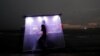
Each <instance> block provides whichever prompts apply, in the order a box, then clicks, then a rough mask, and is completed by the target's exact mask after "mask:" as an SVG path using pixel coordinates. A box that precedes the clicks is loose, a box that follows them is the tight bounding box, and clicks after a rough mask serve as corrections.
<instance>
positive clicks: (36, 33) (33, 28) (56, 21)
mask: <svg viewBox="0 0 100 56" xmlns="http://www.w3.org/2000/svg"><path fill="white" fill-rule="evenodd" d="M43 20H44V21H45V22H46V23H45V25H46V27H47V35H48V39H49V40H50V41H51V42H54V43H56V44H55V45H58V47H64V39H63V31H62V27H61V19H60V16H59V15H54V16H37V17H26V18H25V34H24V51H29V50H31V51H32V50H35V49H36V45H37V44H36V43H37V41H38V39H39V38H40V37H41V35H42V32H41V25H42V21H43ZM49 35H50V36H51V37H50V36H49ZM55 40H57V41H58V43H57V41H55ZM55 47H57V46H55Z"/></svg>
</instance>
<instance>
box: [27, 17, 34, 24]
mask: <svg viewBox="0 0 100 56" xmlns="http://www.w3.org/2000/svg"><path fill="white" fill-rule="evenodd" d="M25 21H26V23H27V24H31V23H32V22H33V18H32V17H26V20H25Z"/></svg>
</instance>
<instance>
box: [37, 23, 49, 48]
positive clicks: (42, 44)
mask: <svg viewBox="0 0 100 56" xmlns="http://www.w3.org/2000/svg"><path fill="white" fill-rule="evenodd" d="M41 31H42V36H41V37H40V39H39V40H38V48H39V49H41V50H45V49H46V47H47V43H46V38H47V34H46V33H47V31H46V26H45V22H44V21H43V24H42V25H41Z"/></svg>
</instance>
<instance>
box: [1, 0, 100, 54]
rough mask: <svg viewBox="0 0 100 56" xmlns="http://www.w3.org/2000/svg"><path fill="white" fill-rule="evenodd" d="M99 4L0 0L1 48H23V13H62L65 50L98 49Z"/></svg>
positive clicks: (85, 0)
mask: <svg viewBox="0 0 100 56" xmlns="http://www.w3.org/2000/svg"><path fill="white" fill-rule="evenodd" d="M99 5H100V0H0V52H1V53H2V52H3V53H9V52H11V53H12V52H14V53H16V52H17V53H19V52H21V50H22V46H23V33H24V24H25V20H24V16H27V15H29V16H30V15H42V14H59V13H61V14H62V16H61V20H62V28H63V32H64V38H65V44H66V48H65V49H64V52H66V51H67V52H74V53H75V52H78V53H79V52H81V53H83V52H87V53H89V52H96V53H98V51H100V41H99V40H100V35H99V32H100V6H99ZM62 50H63V49H62ZM62 52H63V51H62ZM91 54H92V53H91Z"/></svg>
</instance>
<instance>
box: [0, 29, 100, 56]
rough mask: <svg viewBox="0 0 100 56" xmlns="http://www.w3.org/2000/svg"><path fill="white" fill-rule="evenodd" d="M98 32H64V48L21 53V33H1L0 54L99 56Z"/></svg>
mask: <svg viewBox="0 0 100 56" xmlns="http://www.w3.org/2000/svg"><path fill="white" fill-rule="evenodd" d="M99 32H100V29H92V30H91V29H89V30H64V38H65V44H66V47H65V48H63V49H52V50H51V49H50V50H49V49H48V50H46V51H44V52H41V51H35V52H27V53H22V47H23V31H1V33H0V53H1V54H2V55H4V54H5V53H6V54H7V56H99V51H100V35H99ZM6 54H5V55H6ZM2 55H0V56H2Z"/></svg>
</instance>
